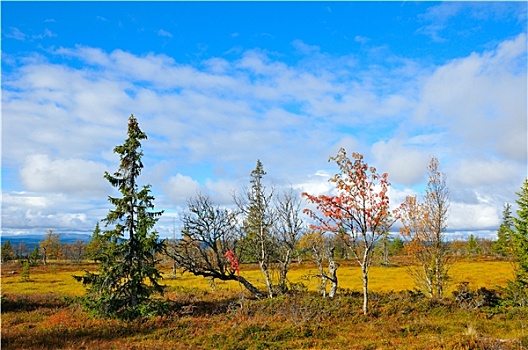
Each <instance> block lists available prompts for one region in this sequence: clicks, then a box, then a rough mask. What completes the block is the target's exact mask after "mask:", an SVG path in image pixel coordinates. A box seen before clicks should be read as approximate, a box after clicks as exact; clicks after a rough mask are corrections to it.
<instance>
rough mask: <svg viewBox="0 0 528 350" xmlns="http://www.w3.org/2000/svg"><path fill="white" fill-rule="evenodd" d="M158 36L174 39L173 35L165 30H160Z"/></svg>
mask: <svg viewBox="0 0 528 350" xmlns="http://www.w3.org/2000/svg"><path fill="white" fill-rule="evenodd" d="M158 35H159V36H164V37H167V38H172V37H173V35H172V33H170V32H168V31H166V30H163V29H160V30H158Z"/></svg>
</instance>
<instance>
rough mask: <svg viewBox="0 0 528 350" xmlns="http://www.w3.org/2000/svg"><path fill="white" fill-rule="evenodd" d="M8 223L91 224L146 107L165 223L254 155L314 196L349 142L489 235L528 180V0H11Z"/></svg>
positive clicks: (167, 226) (225, 200)
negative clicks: (432, 184)
mask: <svg viewBox="0 0 528 350" xmlns="http://www.w3.org/2000/svg"><path fill="white" fill-rule="evenodd" d="M1 6H2V23H1V26H2V28H1V32H2V34H1V35H2V36H1V40H2V234H3V235H7V234H17V233H45V231H46V230H47V229H53V230H54V231H56V232H59V233H61V232H91V231H92V230H93V227H94V225H95V223H96V222H97V221H99V220H100V219H102V218H104V217H105V216H106V213H107V212H108V209H109V204H108V201H107V199H106V198H107V196H108V195H114V194H115V191H114V190H113V188H112V187H111V186H110V185H109V184H108V182H107V181H106V180H105V179H104V178H103V174H104V171H105V170H106V171H109V172H111V173H112V172H114V171H115V170H117V167H118V163H119V159H118V157H117V156H116V155H115V154H114V153H113V152H112V150H113V148H114V147H115V146H116V145H119V144H121V143H122V142H123V140H124V139H125V137H126V126H127V120H128V117H129V116H130V114H132V113H133V114H134V115H135V116H136V117H137V118H138V120H139V123H140V127H141V128H142V129H143V131H145V132H146V133H147V135H148V137H149V139H148V140H147V141H145V142H143V150H144V163H145V169H144V171H143V173H142V175H141V178H140V182H142V183H144V184H146V183H150V184H152V189H153V193H154V195H155V197H156V202H155V204H156V206H157V208H158V209H163V210H165V213H166V214H165V215H164V216H163V217H162V219H161V220H160V222H159V225H158V230H159V232H160V235H161V236H169V235H171V233H170V232H171V230H172V227H173V225H176V226H177V225H178V216H179V215H180V214H181V213H182V210H183V208H184V207H185V205H186V201H187V200H188V199H189V198H190V197H192V196H194V195H196V194H197V193H202V194H208V195H210V196H211V197H212V198H213V199H214V201H215V202H216V203H218V204H221V205H231V204H232V199H231V198H232V194H233V192H234V191H240V190H241V189H242V188H243V187H244V186H247V185H248V183H249V182H248V181H249V173H250V172H251V170H252V169H254V167H255V164H256V161H257V159H260V160H261V161H262V162H263V164H264V168H265V170H266V171H267V173H268V174H267V176H266V178H265V180H266V182H267V183H268V185H269V186H272V185H273V186H274V187H276V188H277V189H283V188H289V187H293V188H294V189H295V190H296V191H308V192H310V193H312V194H321V193H325V192H329V191H331V186H330V184H329V183H328V181H327V180H328V178H329V175H332V174H334V173H335V172H336V171H337V168H336V167H335V165H334V164H332V163H328V158H329V157H330V156H333V155H335V154H336V153H337V151H338V149H339V148H340V147H345V148H346V150H347V151H348V152H349V153H351V152H359V153H361V154H363V155H364V156H365V160H366V161H367V163H369V164H370V165H373V166H375V167H376V168H377V169H378V171H379V172H387V173H388V174H389V180H390V182H391V183H392V189H391V192H390V194H391V203H392V205H393V206H396V205H397V204H399V203H400V202H401V201H403V199H404V197H405V195H409V194H414V193H420V192H421V191H423V189H424V186H425V183H426V166H427V163H428V160H429V158H430V157H431V156H436V157H437V158H438V159H439V160H440V166H441V170H442V171H443V172H445V173H446V174H447V179H448V186H449V188H450V191H451V210H450V221H449V229H450V231H452V233H451V234H452V235H458V234H460V233H462V232H465V233H468V232H472V233H476V234H479V235H482V236H486V237H488V236H490V235H492V234H493V233H494V232H495V230H496V228H497V226H498V225H499V223H500V219H501V212H502V208H503V205H504V204H505V203H506V202H509V203H513V202H514V201H515V198H516V195H515V192H516V191H518V190H519V189H520V186H521V184H522V182H523V180H524V179H525V178H526V176H527V65H526V62H527V55H526V51H527V27H526V23H527V4H526V2H480V3H477V2H460V3H459V2H445V3H434V2H419V3H417V2H287V3H286V2H258V3H257V2H247V3H246V2H229V3H224V2H155V3H148V2H2V3H1Z"/></svg>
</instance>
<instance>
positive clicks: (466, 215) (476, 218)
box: [448, 202, 500, 230]
mask: <svg viewBox="0 0 528 350" xmlns="http://www.w3.org/2000/svg"><path fill="white" fill-rule="evenodd" d="M499 224H500V217H499V215H498V212H497V208H496V207H494V206H493V205H491V204H488V203H479V204H467V203H458V202H453V203H451V204H450V209H449V219H448V229H449V230H475V229H490V228H496V227H498V226H499Z"/></svg>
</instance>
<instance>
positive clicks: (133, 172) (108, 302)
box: [77, 115, 164, 319]
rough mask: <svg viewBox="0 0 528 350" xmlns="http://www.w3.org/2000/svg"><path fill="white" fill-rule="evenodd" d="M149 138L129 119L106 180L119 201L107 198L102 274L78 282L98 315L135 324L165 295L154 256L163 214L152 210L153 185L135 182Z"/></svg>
mask: <svg viewBox="0 0 528 350" xmlns="http://www.w3.org/2000/svg"><path fill="white" fill-rule="evenodd" d="M146 139H147V135H146V134H145V133H144V132H143V131H141V129H140V128H139V125H138V122H137V120H136V118H135V117H134V115H131V116H130V118H129V121H128V137H127V139H126V140H125V143H124V144H122V145H120V146H117V147H115V148H114V152H115V153H117V154H118V155H119V156H120V165H119V169H118V170H117V171H116V172H115V173H114V174H109V173H108V172H105V175H104V177H105V178H106V179H107V180H108V181H109V182H110V184H111V185H112V186H114V187H116V188H117V189H118V190H119V192H120V194H121V196H120V197H111V196H109V197H108V199H109V201H110V203H112V205H113V206H114V209H111V210H110V211H109V212H108V215H107V216H106V218H105V219H103V222H104V223H105V227H108V228H109V229H108V230H106V231H104V232H103V233H102V234H101V236H100V240H101V241H102V243H103V244H102V245H101V251H100V253H99V254H97V258H98V260H99V262H100V263H99V269H98V272H97V273H89V272H87V274H86V275H85V276H83V277H77V279H78V280H82V281H83V282H84V283H85V284H88V285H89V287H88V291H87V298H86V301H87V303H86V304H87V305H88V307H89V308H90V309H91V310H92V311H93V312H94V314H96V315H97V316H103V317H117V318H125V319H131V318H135V317H139V316H143V315H145V314H150V313H151V312H153V311H154V306H155V303H153V302H152V300H151V296H152V295H153V294H154V293H162V292H163V288H162V286H161V285H160V284H159V283H158V281H159V280H160V279H161V274H160V272H159V271H158V269H157V268H156V263H157V260H156V257H155V254H156V253H159V252H161V251H162V250H163V245H164V242H160V240H159V238H158V233H157V232H156V231H154V230H153V229H154V225H155V224H156V222H157V221H158V219H159V217H160V216H161V214H162V213H163V212H162V211H154V204H153V201H154V197H153V196H152V195H151V194H150V185H145V186H143V187H142V188H139V185H138V182H137V179H138V177H139V175H140V173H141V170H142V169H143V163H142V161H141V158H142V156H143V151H142V150H141V140H146Z"/></svg>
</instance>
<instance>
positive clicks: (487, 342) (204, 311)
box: [1, 261, 528, 350]
mask: <svg viewBox="0 0 528 350" xmlns="http://www.w3.org/2000/svg"><path fill="white" fill-rule="evenodd" d="M17 268H18V267H16V266H9V267H8V268H7V269H6V271H11V270H13V269H17ZM19 268H21V266H20V267H19ZM93 268H94V265H90V264H86V265H82V266H76V265H67V264H56V265H55V268H54V269H51V268H50V267H49V266H48V267H42V266H39V267H35V268H32V271H31V281H30V282H22V281H21V279H20V275H17V274H14V275H12V274H8V273H7V272H6V271H4V267H3V268H2V293H3V294H2V340H1V342H2V343H1V345H2V349H3V350H5V349H7V350H9V349H28V350H31V349H440V348H443V349H523V348H526V347H528V336H527V334H526V330H525V328H526V324H527V323H528V321H527V320H528V312H527V310H526V309H520V308H498V307H482V308H479V309H470V310H468V309H462V308H460V307H458V306H457V305H456V303H455V302H454V300H453V298H448V299H446V300H445V301H430V300H428V299H427V298H424V297H423V295H421V294H420V293H415V292H411V291H410V290H412V289H413V287H414V285H413V281H412V279H410V278H409V277H408V275H407V272H406V269H405V266H401V267H398V266H395V267H378V266H374V267H373V268H372V270H371V272H372V275H371V287H372V299H371V301H372V313H371V314H370V315H367V316H366V315H363V313H362V312H361V302H362V299H361V293H360V287H361V280H360V275H359V274H360V272H359V269H358V268H354V267H352V266H351V264H350V263H349V262H343V263H342V266H341V267H340V269H339V270H338V272H339V273H340V274H339V278H340V285H341V287H342V289H341V290H340V292H339V293H338V295H337V297H336V298H335V299H333V300H330V299H324V298H321V297H320V296H319V295H317V293H316V292H315V291H316V289H317V286H318V283H317V282H316V280H315V279H314V278H313V276H312V278H310V275H311V274H314V273H315V268H314V267H313V266H311V265H310V264H304V265H301V266H294V268H293V269H292V270H291V271H290V280H291V281H292V282H294V283H304V284H305V285H306V287H307V289H308V291H307V292H304V293H302V294H292V295H287V296H280V297H277V298H274V299H266V300H254V299H252V298H251V296H249V295H247V294H246V293H245V291H244V290H243V289H242V288H241V287H240V286H239V285H238V284H237V283H233V282H221V281H215V286H214V291H213V290H212V289H211V285H210V283H209V281H207V280H206V279H203V278H196V277H194V276H191V275H188V274H183V275H181V274H178V276H177V277H176V278H175V279H166V280H164V283H166V285H167V293H166V295H165V298H167V299H168V300H169V301H170V306H171V308H170V312H169V313H168V314H167V315H165V316H163V317H160V316H158V317H152V318H149V319H143V320H140V321H136V322H126V321H117V320H102V319H95V318H91V317H89V316H88V314H87V313H86V312H85V311H84V310H83V308H82V307H81V306H80V303H79V302H78V301H77V299H76V298H77V296H81V295H83V293H84V289H83V287H82V285H80V284H79V283H77V282H75V281H74V280H73V278H71V275H72V274H78V273H82V271H83V270H85V269H93ZM510 269H511V266H510V265H509V263H507V262H488V261H486V262H464V261H463V262H458V263H457V264H456V265H455V266H454V267H453V268H452V270H451V273H452V276H453V280H452V284H453V285H455V283H458V282H462V281H464V282H469V285H468V286H469V288H471V289H472V290H476V289H477V288H480V287H482V286H486V287H487V288H494V287H495V286H496V285H504V284H505V281H506V280H507V279H508V278H509V275H508V274H509V273H510V272H511V270H510ZM163 271H164V272H166V274H167V275H169V274H171V273H172V271H171V270H170V268H169V267H167V268H166V269H165V268H164V269H163ZM243 274H244V275H245V276H246V277H247V278H248V279H251V280H252V282H255V283H256V284H257V285H259V283H261V284H260V286H262V287H264V284H263V283H264V281H263V278H262V276H261V275H260V271H258V270H257V269H256V268H252V267H250V266H244V267H243ZM28 285H32V286H31V287H30V286H28ZM453 288H454V287H453Z"/></svg>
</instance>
